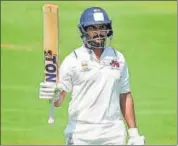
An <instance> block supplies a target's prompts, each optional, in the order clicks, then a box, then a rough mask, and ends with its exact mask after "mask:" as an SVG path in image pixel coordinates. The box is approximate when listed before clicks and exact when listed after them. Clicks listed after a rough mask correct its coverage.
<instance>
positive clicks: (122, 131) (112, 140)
mask: <svg viewBox="0 0 178 146" xmlns="http://www.w3.org/2000/svg"><path fill="white" fill-rule="evenodd" d="M69 127H70V126H68V128H69ZM71 128H73V129H71V130H70V129H68V130H67V132H65V135H66V145H126V137H127V132H126V127H125V125H124V122H123V121H122V120H120V121H117V122H116V123H114V122H112V123H109V124H108V123H107V124H83V123H82V124H81V123H77V126H76V125H75V128H74V126H73V127H71Z"/></svg>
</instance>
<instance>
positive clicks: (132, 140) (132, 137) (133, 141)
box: [128, 128, 145, 145]
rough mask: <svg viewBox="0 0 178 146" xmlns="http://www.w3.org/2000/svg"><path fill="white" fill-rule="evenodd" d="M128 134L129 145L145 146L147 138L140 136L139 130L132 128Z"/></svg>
mask: <svg viewBox="0 0 178 146" xmlns="http://www.w3.org/2000/svg"><path fill="white" fill-rule="evenodd" d="M128 133H129V140H128V145H145V137H144V136H140V135H139V133H138V130H137V128H130V129H129V130H128Z"/></svg>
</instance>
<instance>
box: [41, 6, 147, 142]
mask: <svg viewBox="0 0 178 146" xmlns="http://www.w3.org/2000/svg"><path fill="white" fill-rule="evenodd" d="M78 28H79V31H80V33H81V39H82V42H83V43H82V45H81V47H79V48H77V49H75V50H74V51H73V52H71V53H70V54H69V55H68V56H66V57H65V59H64V60H63V62H62V64H61V66H60V68H59V82H58V83H56V84H51V83H48V82H42V83H40V97H42V96H45V97H47V96H48V97H49V99H51V98H53V100H54V105H55V107H59V106H61V104H62V101H63V100H64V98H65V96H66V93H68V92H70V93H71V100H70V103H69V109H68V114H69V121H68V124H67V126H66V129H65V131H64V133H65V136H66V145H126V144H128V145H144V144H145V137H144V136H141V135H140V134H139V130H138V127H137V125H136V118H135V111H134V101H133V97H132V94H131V89H130V83H129V72H128V67H127V63H126V60H125V58H124V56H123V54H122V53H121V52H119V51H118V50H117V49H114V48H112V47H111V45H110V42H111V39H112V37H113V29H112V23H111V20H110V18H109V16H108V14H107V13H106V11H105V10H104V9H102V8H100V7H90V8H87V9H86V10H84V12H83V13H82V15H81V17H80V21H79V25H78ZM56 95H59V96H57V97H56ZM125 123H126V124H125ZM127 133H128V134H127ZM127 135H128V142H127V140H126V139H127Z"/></svg>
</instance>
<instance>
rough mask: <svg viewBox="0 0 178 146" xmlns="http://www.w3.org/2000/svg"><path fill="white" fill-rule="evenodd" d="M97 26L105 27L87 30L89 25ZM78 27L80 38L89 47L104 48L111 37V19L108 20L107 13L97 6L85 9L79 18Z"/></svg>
mask: <svg viewBox="0 0 178 146" xmlns="http://www.w3.org/2000/svg"><path fill="white" fill-rule="evenodd" d="M96 16H97V17H96ZM97 26H105V29H93V30H92V31H91V30H88V28H89V27H97ZM78 28H79V30H80V33H81V39H82V40H83V42H84V44H85V45H86V46H87V48H89V49H94V48H105V47H106V45H108V44H109V43H110V41H111V39H112V35H113V30H112V25H111V20H109V17H108V15H107V13H106V12H105V11H104V10H103V9H101V8H99V7H91V8H88V9H86V10H85V11H84V12H83V14H82V16H81V18H80V24H79V25H78ZM108 42H109V43H108Z"/></svg>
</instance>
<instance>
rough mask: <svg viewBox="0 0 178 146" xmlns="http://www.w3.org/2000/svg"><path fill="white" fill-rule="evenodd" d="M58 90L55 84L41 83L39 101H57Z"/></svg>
mask: <svg viewBox="0 0 178 146" xmlns="http://www.w3.org/2000/svg"><path fill="white" fill-rule="evenodd" d="M60 92H61V91H60V89H59V87H58V84H57V83H49V82H41V83H40V95H39V96H40V99H52V100H54V99H57V98H59V94H60Z"/></svg>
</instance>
